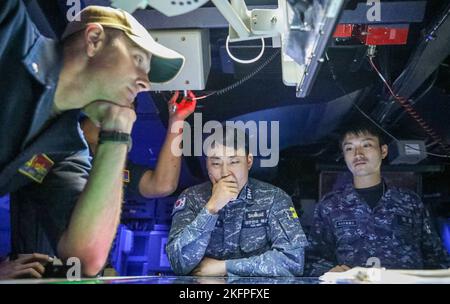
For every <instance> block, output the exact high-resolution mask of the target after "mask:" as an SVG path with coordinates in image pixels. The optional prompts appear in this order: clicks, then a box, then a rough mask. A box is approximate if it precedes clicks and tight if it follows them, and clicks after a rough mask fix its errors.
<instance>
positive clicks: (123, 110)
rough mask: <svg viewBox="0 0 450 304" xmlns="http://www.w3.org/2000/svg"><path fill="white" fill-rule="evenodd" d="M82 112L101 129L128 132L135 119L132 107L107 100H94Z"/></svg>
mask: <svg viewBox="0 0 450 304" xmlns="http://www.w3.org/2000/svg"><path fill="white" fill-rule="evenodd" d="M83 112H84V113H85V114H86V115H87V116H88V117H89V118H90V119H91V120H92V121H93V122H94V123H95V124H96V125H97V126H99V127H100V129H101V130H103V131H119V132H123V133H127V134H130V133H131V129H132V128H133V124H134V122H135V120H136V113H135V111H134V109H133V108H127V107H121V106H118V105H115V104H113V103H111V102H108V101H94V102H92V103H90V104H88V105H87V106H86V107H84V108H83Z"/></svg>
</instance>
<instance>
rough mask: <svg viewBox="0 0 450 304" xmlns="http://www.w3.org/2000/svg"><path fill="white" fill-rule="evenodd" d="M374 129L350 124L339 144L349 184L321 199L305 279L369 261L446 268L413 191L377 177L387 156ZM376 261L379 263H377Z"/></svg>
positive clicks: (436, 237)
mask: <svg viewBox="0 0 450 304" xmlns="http://www.w3.org/2000/svg"><path fill="white" fill-rule="evenodd" d="M382 140H383V139H382V137H381V135H380V134H379V133H378V131H377V129H374V128H373V127H372V126H370V125H367V124H364V123H363V124H359V125H354V126H353V127H352V128H349V129H347V130H346V131H345V132H344V133H343V137H342V139H341V141H340V145H341V148H342V150H343V153H344V158H345V162H346V164H347V167H348V168H349V170H350V171H351V172H352V174H353V185H352V184H348V185H346V186H344V187H342V188H341V189H340V190H338V191H335V192H332V193H329V194H327V195H326V196H324V198H323V199H322V201H321V202H320V203H319V204H318V205H317V206H316V210H315V212H314V220H313V225H312V227H311V232H310V235H309V240H310V245H311V246H310V247H309V248H308V249H307V261H308V262H307V271H306V272H307V274H308V275H311V276H320V275H322V274H323V273H324V272H327V271H337V272H338V271H346V270H348V269H350V268H351V267H356V266H369V265H367V262H368V259H369V258H371V257H374V258H376V259H375V261H378V260H379V263H380V265H372V264H371V265H370V266H380V267H385V268H391V269H422V268H428V269H432V268H447V267H450V262H449V257H448V254H447V253H446V251H445V250H444V248H443V246H442V242H441V240H440V238H439V235H438V234H437V232H436V230H435V229H434V227H433V224H432V220H431V217H430V214H429V213H428V211H427V210H426V208H425V206H424V205H423V203H422V201H421V200H420V198H419V197H418V195H417V194H415V193H414V192H412V191H409V190H405V189H399V188H396V187H393V186H391V185H387V184H386V182H385V181H383V180H382V178H381V173H380V167H381V162H382V159H384V158H385V157H386V156H387V153H388V149H387V145H385V144H383V142H382ZM377 259H378V260H377Z"/></svg>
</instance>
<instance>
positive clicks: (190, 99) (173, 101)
mask: <svg viewBox="0 0 450 304" xmlns="http://www.w3.org/2000/svg"><path fill="white" fill-rule="evenodd" d="M179 95H180V92H179V91H175V93H174V94H173V95H172V97H171V98H170V100H169V102H168V103H167V106H168V109H169V122H171V123H173V122H175V121H184V120H185V119H186V118H187V117H188V116H189V115H191V114H192V112H194V111H195V106H196V105H197V100H196V99H195V95H194V93H192V91H188V93H187V95H188V96H187V97H183V99H181V101H180V102H179V103H178V102H177V100H178V97H179Z"/></svg>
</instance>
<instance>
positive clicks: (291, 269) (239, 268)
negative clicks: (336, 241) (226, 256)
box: [226, 247, 304, 277]
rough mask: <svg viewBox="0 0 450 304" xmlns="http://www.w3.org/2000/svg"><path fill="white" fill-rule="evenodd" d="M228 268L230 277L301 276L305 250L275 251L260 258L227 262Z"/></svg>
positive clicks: (299, 248)
mask: <svg viewBox="0 0 450 304" xmlns="http://www.w3.org/2000/svg"><path fill="white" fill-rule="evenodd" d="M226 268H227V274H228V276H270V277H277V276H283V277H289V276H301V275H302V274H303V268H304V249H303V247H298V248H291V249H289V250H277V249H274V250H270V251H267V252H265V253H263V254H261V255H258V256H253V257H249V258H243V259H235V260H227V261H226Z"/></svg>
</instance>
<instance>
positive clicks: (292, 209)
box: [289, 207, 298, 219]
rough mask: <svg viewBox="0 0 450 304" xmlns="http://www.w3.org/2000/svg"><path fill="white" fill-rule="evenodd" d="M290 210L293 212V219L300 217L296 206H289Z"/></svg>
mask: <svg viewBox="0 0 450 304" xmlns="http://www.w3.org/2000/svg"><path fill="white" fill-rule="evenodd" d="M289 211H291V214H292V218H293V219H296V218H298V214H297V211H295V208H294V207H291V208H289Z"/></svg>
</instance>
